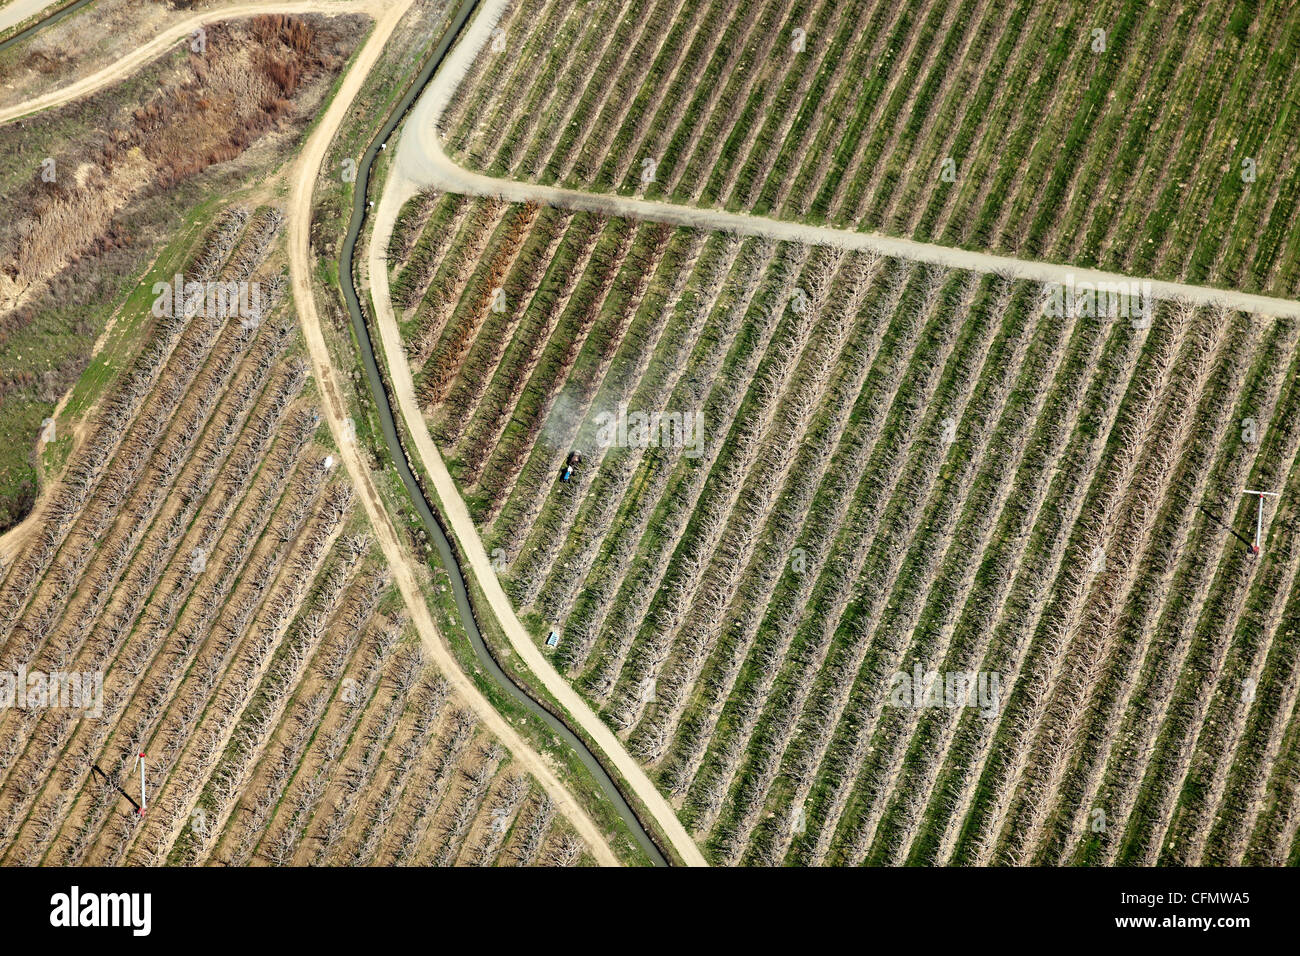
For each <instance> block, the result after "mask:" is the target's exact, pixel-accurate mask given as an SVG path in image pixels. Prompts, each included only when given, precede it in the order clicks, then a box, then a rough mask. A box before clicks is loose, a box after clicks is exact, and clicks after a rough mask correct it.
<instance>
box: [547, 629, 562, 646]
mask: <svg viewBox="0 0 1300 956" xmlns="http://www.w3.org/2000/svg"><path fill="white" fill-rule="evenodd" d="M559 643H560V634H559V632H558V631H551V633H550V634H547V635H546V646H547V647H555V645H557V644H559Z"/></svg>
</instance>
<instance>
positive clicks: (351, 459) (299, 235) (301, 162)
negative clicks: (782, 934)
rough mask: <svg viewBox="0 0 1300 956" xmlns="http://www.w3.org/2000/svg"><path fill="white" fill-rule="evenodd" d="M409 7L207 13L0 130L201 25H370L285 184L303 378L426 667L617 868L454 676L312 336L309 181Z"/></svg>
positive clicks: (342, 1)
mask: <svg viewBox="0 0 1300 956" xmlns="http://www.w3.org/2000/svg"><path fill="white" fill-rule="evenodd" d="M414 2H415V0H305V2H304V0H288V2H285V3H266V2H262V3H242V4H234V5H231V6H227V7H222V8H219V9H214V10H208V11H205V12H203V13H201V14H197V15H195V16H193V17H189V18H187V19H186V20H183V21H181V22H179V23H177V24H175V25H174V26H172V27H170V28H169V29H168V30H166V31H164V32H163V33H161V34H160V35H159V36H158V37H157V38H155V39H154V40H152V41H150V42H149V43H147V44H145V45H143V46H141V47H139V48H137V49H136V50H134V51H132V52H131V53H129V54H127V55H126V56H125V57H123V58H122V59H121V60H119V61H117V62H116V63H115V64H114V65H113V66H112V67H110V68H109V69H106V70H101V71H99V72H97V73H95V74H93V75H92V76H89V77H86V78H85V79H83V80H80V81H78V82H76V83H73V84H71V85H69V86H68V87H65V88H64V89H61V90H59V91H57V92H55V93H51V94H49V95H47V96H42V97H39V98H36V99H33V100H29V101H27V102H26V103H21V104H18V105H17V106H15V107H12V108H10V109H6V110H3V111H0V123H5V122H9V121H12V120H14V119H16V118H18V117H21V116H26V115H28V114H30V113H34V112H37V111H39V110H44V109H49V108H51V107H54V106H59V105H61V104H63V103H67V102H70V101H72V100H75V99H78V98H79V97H82V96H86V95H88V94H90V93H93V92H95V91H96V90H99V89H102V88H104V87H106V86H109V85H112V84H113V83H117V82H119V81H121V80H122V79H125V78H126V77H128V76H130V75H131V74H133V73H135V72H136V71H138V70H139V69H140V68H141V67H142V66H143V65H145V64H146V63H148V62H149V61H151V60H152V59H153V58H154V57H156V56H158V55H159V54H160V53H162V52H163V51H164V50H166V49H167V48H168V47H169V46H171V45H172V44H175V43H178V42H180V41H181V40H182V39H184V38H187V37H188V36H189V35H190V34H191V33H192V32H193V31H194V30H195V29H197V28H198V27H200V26H203V25H205V24H209V23H215V22H217V21H220V20H225V19H230V18H231V17H241V16H252V15H255V14H258V13H325V14H339V13H367V14H370V15H371V16H372V17H374V18H375V27H374V30H373V31H372V32H371V34H370V36H369V37H368V38H367V40H366V43H365V45H364V46H363V47H362V49H361V51H360V53H358V55H357V57H356V58H355V60H354V61H353V63H352V65H351V68H350V69H349V71H348V73H347V74H346V75H345V76H344V78H343V81H342V83H341V84H340V86H339V89H338V92H337V93H336V94H335V96H334V98H333V100H332V101H331V102H330V105H329V108H328V109H327V110H326V112H325V114H324V115H323V116H322V117H321V119H320V122H319V123H317V125H316V127H315V128H314V129H313V130H312V133H311V135H310V137H309V138H308V140H307V142H306V144H305V145H304V147H303V150H302V153H301V155H300V156H299V158H298V160H297V162H296V163H295V164H294V167H293V169H292V171H291V173H290V178H291V181H292V183H293V191H292V194H291V197H290V201H289V207H288V210H287V214H288V236H289V259H290V262H289V266H290V275H291V280H292V283H293V292H294V300H295V301H294V304H295V306H296V307H297V311H298V316H299V319H300V321H301V325H302V329H303V337H304V339H305V341H306V344H307V349H308V352H309V353H310V356H311V363H312V372H313V374H314V375H315V377H316V381H317V383H318V385H319V391H320V394H321V404H322V411H323V413H324V415H325V418H326V420H327V421H328V422H329V425H330V431H331V432H332V434H333V435H334V439H335V442H336V443H337V444H338V446H339V448H340V454H339V457H340V460H341V461H342V464H343V466H344V468H345V469H346V470H347V472H348V477H349V478H350V479H351V481H352V483H353V485H354V486H355V488H356V490H357V492H358V494H359V495H360V497H361V500H362V502H363V504H364V506H365V509H366V515H367V517H368V518H369V520H370V525H371V528H372V529H373V533H374V535H375V537H376V539H377V540H378V542H379V545H380V547H381V549H382V550H383V553H384V559H385V561H386V562H387V564H388V566H389V567H390V569H391V570H392V573H393V580H394V583H395V584H396V585H397V588H398V590H399V592H400V593H401V595H402V599H403V601H404V603H405V604H406V607H407V610H408V612H409V613H410V615H411V620H412V623H413V624H414V626H415V628H416V630H417V632H418V633H419V635H420V639H421V642H422V644H423V646H424V648H425V651H426V653H427V655H428V658H429V659H431V660H432V661H433V662H434V664H435V665H436V666H437V667H438V668H439V670H440V671H441V672H442V673H443V675H444V676H445V677H446V678H447V680H448V682H449V683H450V684H451V685H452V687H453V688H454V690H455V692H456V694H457V695H458V696H459V697H460V698H461V699H462V700H463V701H464V702H465V703H466V705H467V706H469V707H470V708H472V709H473V710H474V712H475V714H476V715H477V716H478V718H479V720H480V721H481V722H482V724H483V725H484V726H485V727H486V728H487V729H488V730H489V731H490V732H491V733H492V734H494V735H495V736H496V737H497V738H498V739H499V740H500V741H501V743H502V745H503V746H505V747H506V748H507V749H508V750H509V751H510V753H511V756H512V758H513V759H514V760H515V761H517V762H518V764H519V765H520V767H521V768H522V769H523V770H525V771H527V772H528V773H529V774H531V775H532V776H533V778H534V779H535V780H537V782H538V784H539V785H540V786H541V787H542V788H543V789H545V790H546V791H547V793H548V794H549V795H550V796H551V799H552V800H554V802H555V804H556V807H557V809H558V811H559V812H560V813H562V814H563V815H564V816H565V817H566V818H567V819H568V820H569V822H570V823H571V824H572V825H573V827H574V830H575V831H576V832H577V834H578V836H580V837H581V838H582V840H583V842H585V843H586V844H587V846H588V848H589V850H590V852H591V855H592V858H593V859H594V860H595V861H596V862H598V863H600V864H602V865H606V866H617V865H618V864H619V861H618V858H617V857H616V856H615V855H614V853H613V851H612V850H611V849H610V847H609V845H608V843H607V842H606V840H605V837H604V834H603V833H602V832H601V831H600V829H599V828H598V827H597V826H596V823H595V821H594V820H592V819H591V817H590V816H589V815H588V814H587V812H586V811H585V810H584V809H583V808H582V807H581V806H580V805H579V804H578V803H577V801H576V800H574V798H573V796H572V795H571V794H570V793H569V791H568V790H567V789H566V787H565V785H564V784H563V783H562V782H561V781H560V779H559V778H558V777H557V776H556V774H555V772H554V770H553V769H552V768H551V766H550V764H549V763H548V762H547V761H545V760H544V759H543V758H542V757H541V755H539V754H538V753H537V752H536V751H535V750H533V748H532V747H531V746H530V745H529V744H528V743H527V742H526V741H525V740H524V739H523V738H522V737H520V736H519V734H518V733H517V732H516V731H515V729H514V728H513V727H512V726H511V725H510V723H509V722H508V721H507V720H506V719H505V718H504V717H502V715H501V714H500V713H499V712H498V711H497V710H496V709H495V708H494V707H493V706H492V705H491V703H489V702H488V700H487V698H486V697H484V696H483V695H482V693H480V692H479V690H478V688H477V687H476V686H475V685H474V684H473V682H472V681H471V680H470V679H469V677H468V676H467V675H466V674H465V672H464V671H462V670H461V667H460V665H459V663H458V662H457V661H456V659H455V658H454V657H453V655H452V653H451V650H450V649H449V648H448V646H447V645H446V643H445V642H444V640H443V638H442V635H441V634H439V633H438V630H437V628H436V626H435V624H434V622H433V618H432V616H431V615H430V613H429V610H428V606H427V605H426V604H425V601H424V597H423V595H422V594H421V592H420V585H419V576H418V574H417V570H416V569H417V567H418V565H417V564H416V562H415V560H414V559H413V558H412V556H411V555H410V554H409V553H408V551H407V549H406V548H405V547H404V546H403V544H402V543H401V540H400V539H399V538H398V535H397V532H396V529H395V528H394V527H393V524H392V522H391V521H390V520H389V516H388V512H387V511H386V510H385V508H384V505H383V502H382V500H381V498H380V496H379V493H378V490H377V489H376V488H375V486H374V483H373V482H372V481H371V478H370V473H369V470H368V468H367V466H366V465H365V463H364V462H363V461H362V459H361V455H360V452H359V449H358V448H357V446H356V444H355V443H354V442H349V441H347V440H345V438H344V436H345V435H346V434H347V433H348V432H347V430H346V428H345V424H346V422H347V406H346V403H345V402H344V400H343V398H342V395H343V392H342V390H341V389H340V387H339V384H338V381H339V378H338V373H337V372H336V370H335V369H334V367H333V365H332V364H331V360H330V355H329V349H328V348H327V346H326V344H325V339H324V336H323V334H322V332H321V326H320V317H319V315H318V313H317V311H316V303H315V299H314V297H313V295H312V289H311V254H310V247H309V235H310V226H311V204H312V193H313V190H314V187H315V182H316V174H317V172H318V171H319V170H320V168H321V164H322V163H323V162H324V160H325V155H326V152H327V150H328V148H329V144H330V141H331V140H332V139H333V137H334V135H335V133H336V132H337V131H338V128H339V126H340V125H341V124H342V122H343V119H344V117H345V116H346V114H347V110H348V107H349V106H350V105H351V103H352V101H353V99H355V97H356V95H357V93H358V92H359V91H360V89H361V86H362V84H363V82H364V81H365V78H366V76H367V74H368V73H369V72H370V70H371V69H372V68H373V67H374V65H375V63H376V61H377V60H378V58H379V55H380V53H381V52H382V51H383V48H384V45H385V44H386V43H387V42H388V39H389V37H390V36H391V35H392V32H393V30H394V28H395V27H396V26H397V23H398V21H399V20H400V19H401V18H402V16H403V15H404V14H405V13H406V11H407V10H408V9H409V8H410V6H411V5H412V3H414ZM20 527H21V526H20ZM14 532H16V533H14V534H11V535H9V536H7V538H8V540H7V542H6V543H7V544H9V543H13V542H14V541H16V540H17V538H18V537H19V535H20V534H21V532H20V531H19V529H14Z"/></svg>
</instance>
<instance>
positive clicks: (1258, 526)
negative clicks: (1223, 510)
mask: <svg viewBox="0 0 1300 956" xmlns="http://www.w3.org/2000/svg"><path fill="white" fill-rule="evenodd" d="M1241 493H1242V494H1243V495H1259V514H1258V515H1257V516H1256V517H1255V551H1254V553H1255V554H1259V549H1260V546H1261V545H1262V544H1263V543H1264V540H1263V539H1264V497H1265V495H1267V496H1268V497H1270V498H1281V497H1282V496H1281V495H1280V494H1278V493H1277V492H1276V491H1257V490H1255V489H1254V488H1243V489H1241Z"/></svg>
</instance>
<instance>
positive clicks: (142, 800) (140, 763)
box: [135, 750, 149, 815]
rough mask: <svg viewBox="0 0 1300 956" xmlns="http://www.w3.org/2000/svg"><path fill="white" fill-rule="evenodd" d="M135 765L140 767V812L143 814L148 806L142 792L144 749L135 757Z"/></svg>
mask: <svg viewBox="0 0 1300 956" xmlns="http://www.w3.org/2000/svg"><path fill="white" fill-rule="evenodd" d="M135 765H136V766H137V767H139V768H140V810H139V812H140V814H141V815H143V814H144V811H145V809H146V808H147V807H148V806H149V803H148V801H147V800H146V799H145V793H144V751H143V750H141V751H140V756H138V757H136V758H135Z"/></svg>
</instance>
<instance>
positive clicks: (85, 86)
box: [0, 0, 391, 123]
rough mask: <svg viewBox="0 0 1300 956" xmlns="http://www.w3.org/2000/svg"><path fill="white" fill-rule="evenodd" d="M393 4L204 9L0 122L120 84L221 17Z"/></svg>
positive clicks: (296, 2) (9, 110) (358, 1)
mask: <svg viewBox="0 0 1300 956" xmlns="http://www.w3.org/2000/svg"><path fill="white" fill-rule="evenodd" d="M390 6H391V3H390V2H389V0H285V2H283V3H267V2H265V0H263V2H261V3H235V4H231V5H230V6H227V7H216V8H214V9H212V10H204V11H203V12H202V13H196V14H194V15H193V16H191V17H186V18H185V19H184V20H181V21H179V22H177V23H175V24H173V25H172V26H170V27H168V28H167V29H166V30H164V31H163V32H162V33H160V34H158V36H156V37H154V38H153V39H152V40H150V41H149V42H148V43H145V44H142V45H141V46H138V47H136V48H135V49H133V50H131V51H130V52H129V53H127V54H126V55H125V56H123V57H122V58H121V59H120V60H118V61H116V62H115V63H113V64H112V65H111V66H108V67H105V68H104V69H102V70H99V71H97V72H95V73H92V74H90V75H89V76H87V77H83V78H82V79H80V80H78V81H77V82H75V83H70V84H68V85H67V86H65V87H63V88H61V89H58V90H55V91H53V92H51V93H47V94H46V95H44V96H38V97H36V98H34V99H30V100H27V101H26V102H25V103H18V104H16V105H14V106H10V107H6V108H5V109H0V123H8V122H10V121H12V120H15V119H18V118H19V117H21V116H26V115H28V114H29V113H36V112H39V111H40V110H47V109H50V108H51V107H55V106H62V105H63V104H64V103H70V102H72V101H73V100H77V99H80V98H81V97H83V96H88V95H90V94H91V93H94V92H96V91H98V90H102V89H103V88H104V87H106V86H112V85H113V84H114V83H119V82H121V81H122V80H124V79H126V78H127V77H129V76H132V75H133V74H135V73H137V72H139V70H140V68H141V67H143V66H144V65H145V64H146V63H149V62H150V61H152V60H153V59H154V58H155V57H157V56H159V55H160V54H162V53H163V52H164V51H166V50H167V49H168V48H169V47H173V46H175V45H176V44H178V43H180V42H181V41H182V40H188V39H189V38H190V36H191V35H192V34H193V33H194V31H195V30H197V29H198V28H199V27H202V26H207V25H208V24H212V23H218V22H220V21H221V20H230V19H233V18H235V17H252V16H256V15H257V14H259V13H325V14H340V13H367V14H370V15H371V16H373V17H379V16H381V15H382V14H383V12H384V11H385V10H387V9H388V8H389V7H390Z"/></svg>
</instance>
